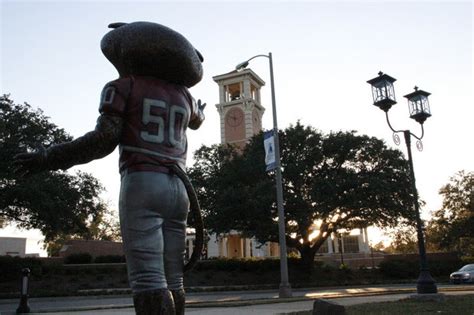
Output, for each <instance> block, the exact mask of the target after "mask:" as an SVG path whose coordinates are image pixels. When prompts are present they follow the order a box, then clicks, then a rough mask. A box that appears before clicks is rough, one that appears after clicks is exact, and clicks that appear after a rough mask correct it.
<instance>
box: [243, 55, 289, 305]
mask: <svg viewBox="0 0 474 315" xmlns="http://www.w3.org/2000/svg"><path fill="white" fill-rule="evenodd" d="M257 57H266V58H268V62H269V65H270V89H271V94H272V113H273V138H274V139H275V166H276V169H275V181H276V194H277V207H278V236H279V243H280V273H281V282H280V289H279V297H280V298H286V297H291V296H292V293H291V286H290V283H289V281H288V262H287V253H286V232H285V211H284V209H283V187H282V178H281V162H280V141H279V138H278V124H277V113H276V102H275V83H274V80H273V59H272V53H271V52H270V53H268V55H263V54H261V55H256V56H253V57H252V58H249V59H247V60H246V61H244V62H241V63H239V64H238V65H237V66H236V67H235V69H236V70H241V69H244V68H245V67H247V66H248V65H249V62H250V61H251V60H252V59H254V58H257Z"/></svg>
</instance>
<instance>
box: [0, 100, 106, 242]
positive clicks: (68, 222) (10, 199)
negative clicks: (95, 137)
mask: <svg viewBox="0 0 474 315" xmlns="http://www.w3.org/2000/svg"><path fill="white" fill-rule="evenodd" d="M69 140H71V136H69V135H68V134H67V133H66V132H65V131H64V129H62V128H58V127H57V126H56V125H54V124H53V123H51V122H50V121H49V118H48V117H46V116H45V115H44V113H43V112H42V111H41V110H40V109H36V110H35V109H33V108H32V107H31V106H30V105H28V104H26V103H25V104H15V103H14V101H13V100H11V99H10V98H9V96H8V95H3V96H1V97H0V221H2V222H3V224H6V223H15V224H16V225H17V226H19V227H21V228H26V229H39V230H41V232H42V233H43V234H44V235H45V241H46V242H47V243H48V242H52V241H54V240H55V239H57V238H58V237H64V236H65V235H68V236H81V237H86V238H94V237H95V234H94V233H96V232H97V231H95V230H94V229H92V228H93V227H95V226H100V223H101V221H102V220H103V214H104V211H106V205H105V204H104V202H103V201H102V200H101V199H100V198H99V194H100V193H101V191H102V190H103V187H102V186H101V184H100V183H99V181H98V180H97V179H96V178H94V177H93V176H92V175H90V174H87V173H83V172H78V173H76V174H75V175H71V174H69V173H67V172H64V171H54V172H53V171H50V172H42V173H38V174H34V175H32V176H28V177H22V176H20V175H18V174H16V173H15V171H14V165H13V164H12V161H13V157H14V156H15V155H16V154H18V153H23V152H25V151H31V150H34V149H35V148H36V147H37V146H38V145H44V146H46V147H47V146H50V145H52V144H54V143H59V142H64V141H69ZM96 234H97V233H96Z"/></svg>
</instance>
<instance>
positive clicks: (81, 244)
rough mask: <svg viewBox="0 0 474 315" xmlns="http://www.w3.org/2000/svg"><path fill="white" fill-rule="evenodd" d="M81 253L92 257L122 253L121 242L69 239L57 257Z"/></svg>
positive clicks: (120, 254) (119, 254)
mask: <svg viewBox="0 0 474 315" xmlns="http://www.w3.org/2000/svg"><path fill="white" fill-rule="evenodd" d="M82 253H87V254H90V255H91V256H92V257H93V258H95V257H97V256H107V255H117V256H122V255H124V253H123V248H122V243H121V242H112V241H94V240H70V241H67V242H66V244H64V245H63V247H62V248H61V250H60V251H59V257H66V256H69V255H72V254H82Z"/></svg>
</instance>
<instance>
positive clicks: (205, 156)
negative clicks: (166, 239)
mask: <svg viewBox="0 0 474 315" xmlns="http://www.w3.org/2000/svg"><path fill="white" fill-rule="evenodd" d="M280 143H281V157H282V161H281V164H282V170H283V189H284V200H285V204H284V209H285V213H286V219H287V224H286V231H287V235H286V241H287V244H288V246H289V247H293V248H295V249H297V250H298V251H299V253H300V255H301V257H302V260H303V261H304V263H306V264H307V266H309V265H310V264H311V263H312V261H313V259H314V255H315V253H316V252H317V250H318V249H319V247H320V246H321V245H322V244H323V243H324V241H325V240H326V239H327V238H328V237H329V236H330V235H331V234H332V233H333V232H337V231H338V230H340V229H344V230H351V229H354V228H361V227H366V226H369V225H377V226H384V227H385V226H396V225H397V224H399V223H400V222H402V221H403V220H406V219H413V214H414V212H413V207H412V205H413V196H412V195H411V192H410V187H411V186H410V185H409V176H408V174H409V172H408V164H407V161H406V160H405V159H404V158H403V156H402V154H401V152H400V151H398V150H392V149H389V148H387V147H386V145H385V144H384V142H383V141H381V140H378V139H376V138H370V137H368V136H361V135H357V134H356V133H355V132H332V133H330V134H328V135H324V134H322V133H320V132H318V131H317V130H315V129H313V128H311V127H304V126H302V125H301V124H300V123H299V122H298V123H297V124H296V125H295V126H290V127H289V128H288V129H286V130H285V131H281V132H280ZM194 158H195V161H196V162H195V164H194V165H193V167H192V168H191V169H190V172H189V173H190V176H191V178H192V179H193V182H194V184H195V186H196V188H197V191H198V194H199V197H200V201H201V204H202V208H203V209H204V217H205V225H206V228H208V229H209V230H210V231H211V232H215V233H227V232H229V231H231V230H237V231H240V232H242V233H243V234H244V235H245V236H248V237H256V238H257V239H258V240H259V241H260V242H267V241H272V242H278V224H277V217H278V215H277V207H276V203H275V200H276V198H275V184H274V183H275V181H274V176H273V174H268V173H267V172H265V165H264V160H265V159H264V151H263V135H262V134H259V135H257V136H255V137H253V138H252V139H251V140H250V142H249V143H248V144H247V146H246V147H245V148H244V150H243V152H241V153H240V152H239V151H238V150H237V149H235V148H233V147H231V146H218V145H214V146H211V147H206V146H203V147H201V148H200V149H199V150H198V151H197V152H196V154H195V157H194ZM315 226H316V227H317V234H316V236H312V235H311V233H313V232H314V231H313V229H314V227H315ZM313 235H314V234H313Z"/></svg>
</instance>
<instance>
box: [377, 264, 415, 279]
mask: <svg viewBox="0 0 474 315" xmlns="http://www.w3.org/2000/svg"><path fill="white" fill-rule="evenodd" d="M379 267H380V272H381V273H382V274H383V275H384V276H386V277H389V278H397V279H406V278H415V277H417V276H418V274H419V272H420V267H419V263H418V261H414V260H403V259H394V260H384V261H382V262H381V263H380V265H379Z"/></svg>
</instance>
